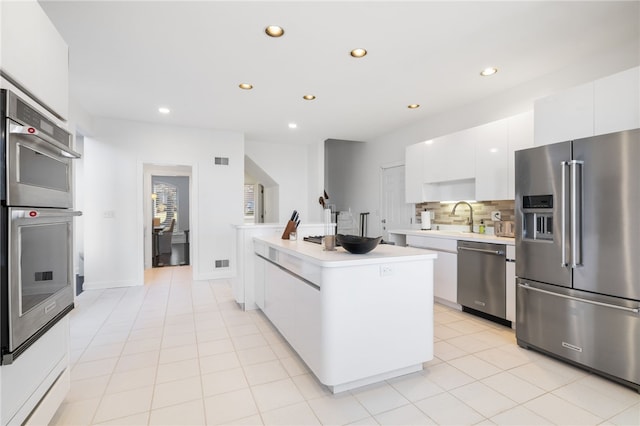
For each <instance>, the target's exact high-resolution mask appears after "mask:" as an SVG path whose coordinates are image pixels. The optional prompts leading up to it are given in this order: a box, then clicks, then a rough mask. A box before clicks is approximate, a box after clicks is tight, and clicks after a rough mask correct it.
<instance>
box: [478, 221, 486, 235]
mask: <svg viewBox="0 0 640 426" xmlns="http://www.w3.org/2000/svg"><path fill="white" fill-rule="evenodd" d="M485 230H486V229H485V226H484V219H480V228H479V229H478V232H479V233H481V234H484V232H485Z"/></svg>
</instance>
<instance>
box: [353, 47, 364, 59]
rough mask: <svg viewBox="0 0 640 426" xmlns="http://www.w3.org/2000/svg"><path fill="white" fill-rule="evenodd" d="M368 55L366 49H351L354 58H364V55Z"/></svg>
mask: <svg viewBox="0 0 640 426" xmlns="http://www.w3.org/2000/svg"><path fill="white" fill-rule="evenodd" d="M366 55H367V50H366V49H362V48H360V47H359V48H357V49H353V50H352V51H351V56H353V57H354V58H362V57H363V56H366Z"/></svg>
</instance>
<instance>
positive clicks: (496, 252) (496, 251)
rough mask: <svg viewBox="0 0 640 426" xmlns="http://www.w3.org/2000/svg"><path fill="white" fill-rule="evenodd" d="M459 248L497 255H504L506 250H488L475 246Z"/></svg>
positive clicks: (459, 248)
mask: <svg viewBox="0 0 640 426" xmlns="http://www.w3.org/2000/svg"><path fill="white" fill-rule="evenodd" d="M458 250H469V251H478V252H480V253H487V254H494V255H496V256H504V250H487V249H479V248H473V247H458Z"/></svg>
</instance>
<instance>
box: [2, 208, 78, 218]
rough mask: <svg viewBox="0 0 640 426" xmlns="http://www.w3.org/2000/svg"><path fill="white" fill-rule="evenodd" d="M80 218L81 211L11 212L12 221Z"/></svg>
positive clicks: (34, 210)
mask: <svg viewBox="0 0 640 426" xmlns="http://www.w3.org/2000/svg"><path fill="white" fill-rule="evenodd" d="M73 216H82V212H81V211H77V210H62V209H51V210H49V209H45V210H41V209H30V210H23V209H20V210H12V218H13V219H37V218H40V217H43V218H44V217H73Z"/></svg>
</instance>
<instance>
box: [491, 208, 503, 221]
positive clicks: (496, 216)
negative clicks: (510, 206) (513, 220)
mask: <svg viewBox="0 0 640 426" xmlns="http://www.w3.org/2000/svg"><path fill="white" fill-rule="evenodd" d="M501 219H502V215H501V214H500V210H494V211H492V212H491V220H493V221H494V222H497V221H499V220H501Z"/></svg>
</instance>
